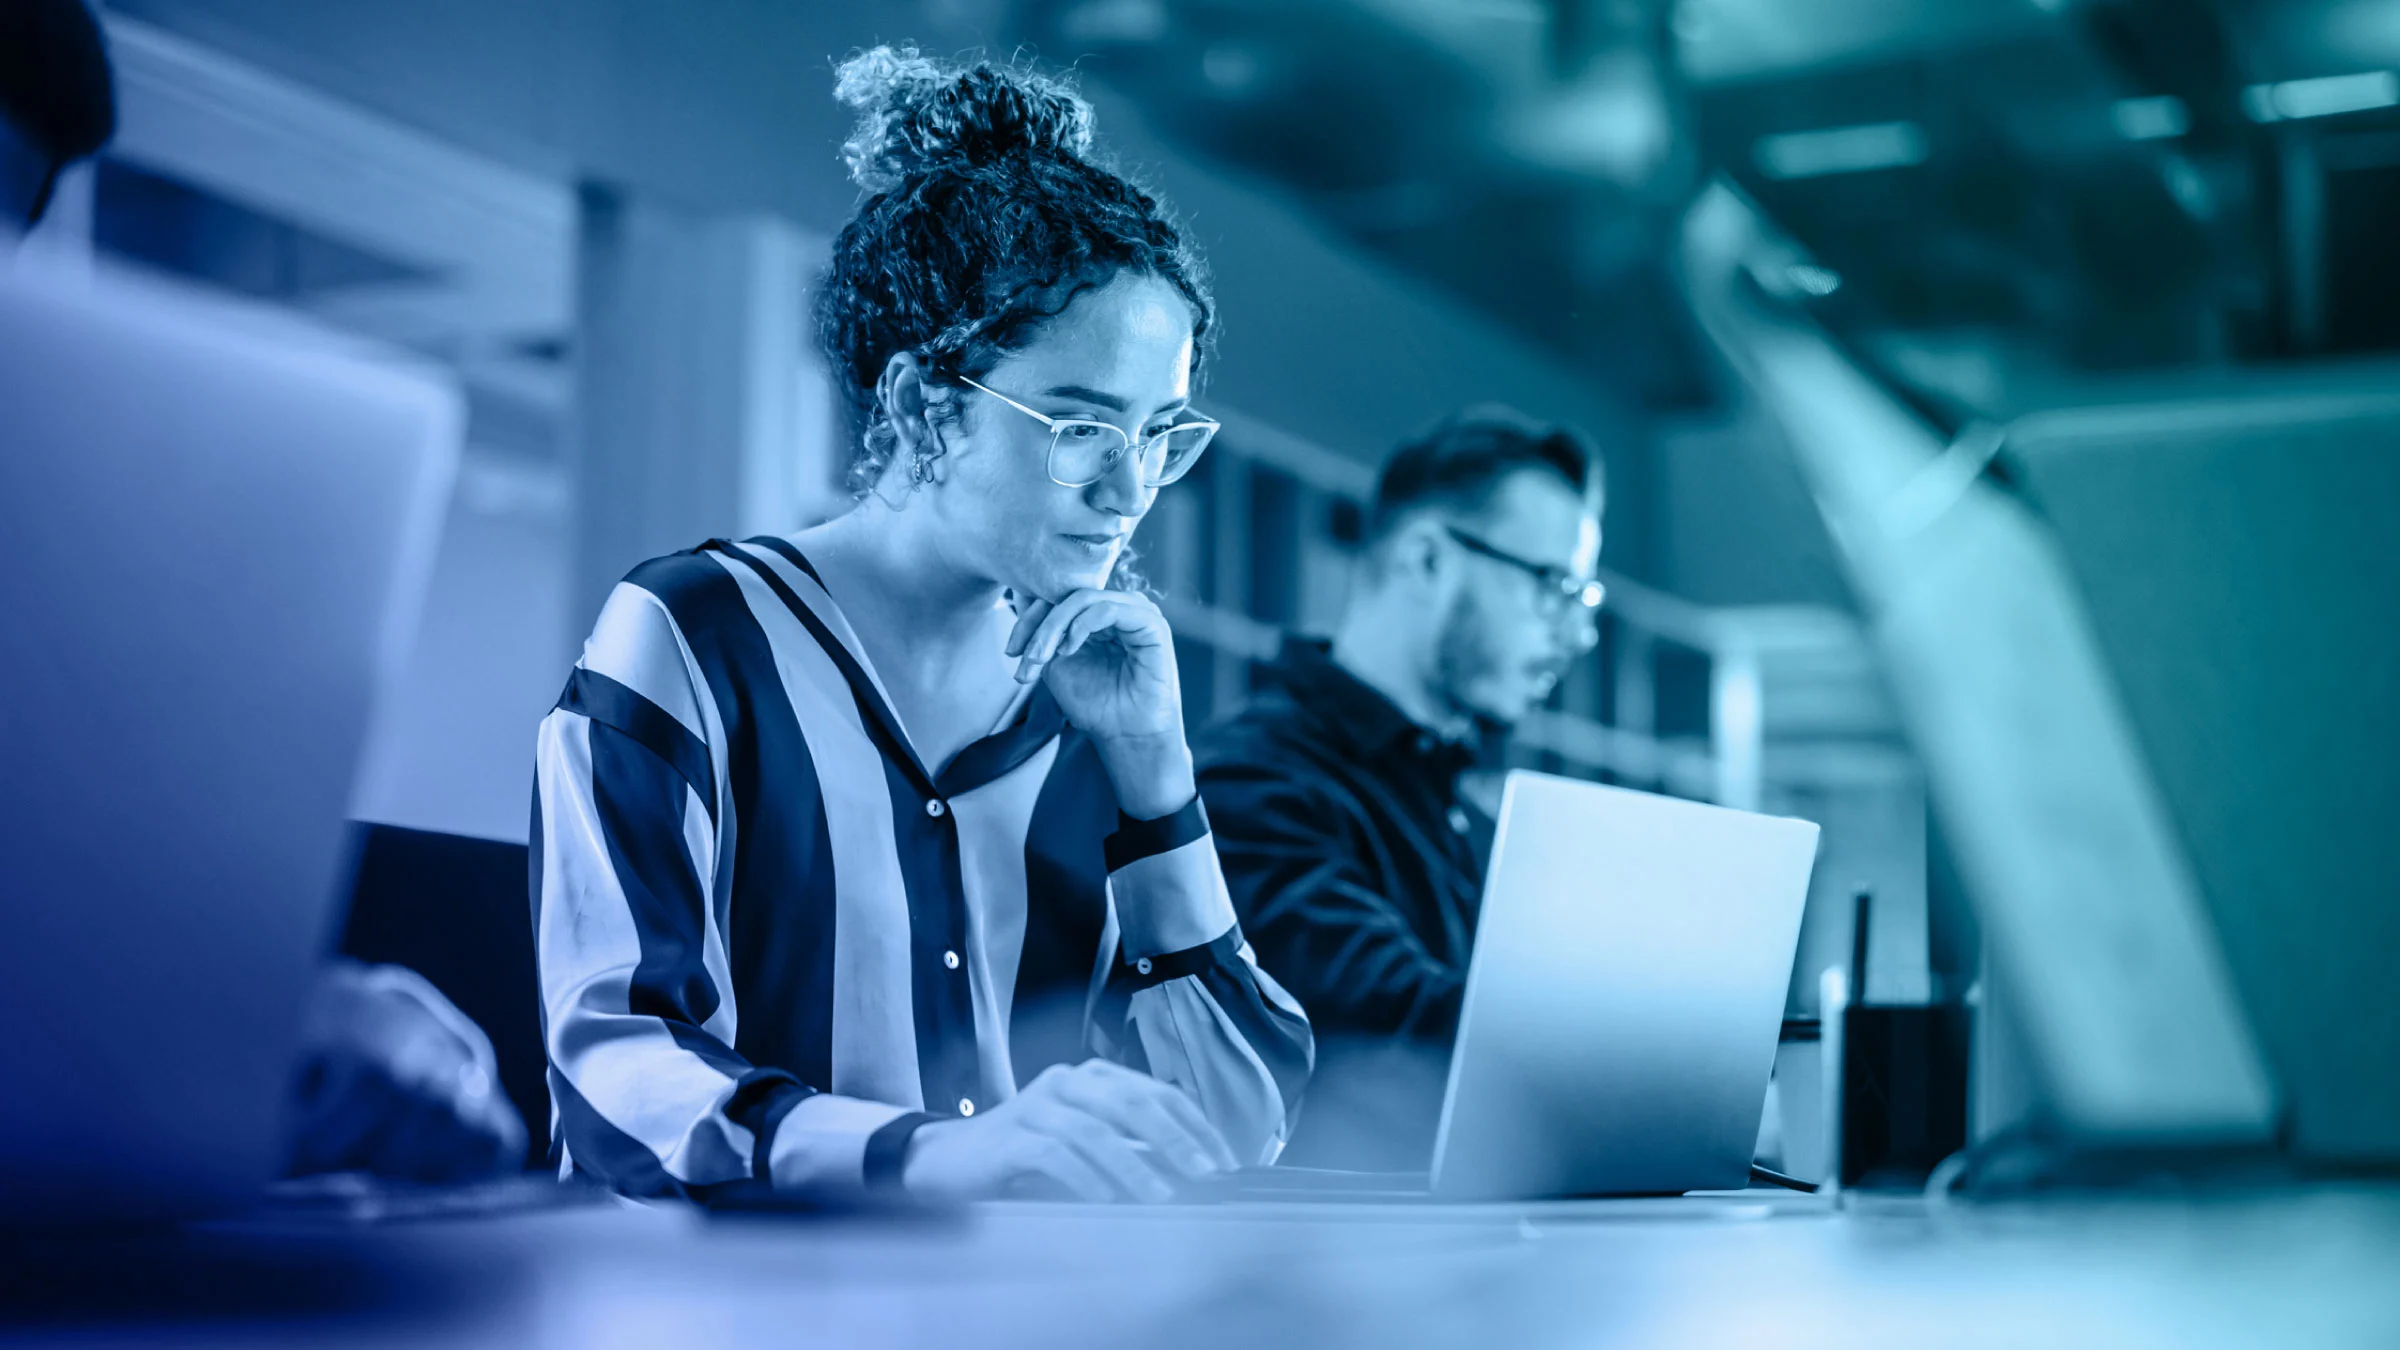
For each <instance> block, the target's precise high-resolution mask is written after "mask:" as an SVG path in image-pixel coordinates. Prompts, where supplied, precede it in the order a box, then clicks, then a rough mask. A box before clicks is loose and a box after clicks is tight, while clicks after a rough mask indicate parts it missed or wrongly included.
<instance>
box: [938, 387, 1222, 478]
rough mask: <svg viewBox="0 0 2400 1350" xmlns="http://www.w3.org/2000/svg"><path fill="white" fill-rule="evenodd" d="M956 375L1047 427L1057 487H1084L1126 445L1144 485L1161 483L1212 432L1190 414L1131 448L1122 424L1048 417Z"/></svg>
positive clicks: (1184, 469)
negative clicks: (1189, 418) (1185, 418)
mask: <svg viewBox="0 0 2400 1350" xmlns="http://www.w3.org/2000/svg"><path fill="white" fill-rule="evenodd" d="M958 379H959V381H960V382H961V383H963V384H966V385H968V386H969V387H971V388H975V389H981V390H983V392H984V393H987V394H990V395H991V396H992V397H993V398H996V399H998V400H1000V401H1001V402H1002V403H1005V404H1007V405H1008V406H1010V407H1012V408H1014V409H1016V410H1017V411H1018V412H1021V413H1023V414H1025V415H1026V416H1027V417H1030V418H1032V419H1033V420H1034V421H1036V422H1039V423H1041V424H1042V425H1043V426H1045V427H1048V428H1049V429H1050V457H1049V466H1048V467H1049V472H1050V481H1051V482H1053V483H1056V484H1058V485H1059V486H1060V487H1071V488H1079V487H1090V486H1091V485H1092V484H1094V483H1097V482H1099V481H1100V480H1101V479H1103V478H1106V477H1107V476H1108V472H1109V470H1111V469H1114V468H1115V467H1117V461H1118V460H1120V459H1123V458H1124V457H1125V452H1126V451H1127V450H1135V451H1136V454H1135V459H1134V463H1135V464H1136V465H1137V466H1139V467H1140V469H1141V472H1142V483H1143V485H1144V486H1146V487H1154V488H1156V487H1165V486H1166V485H1167V484H1169V483H1172V482H1174V481H1175V480H1176V479H1178V478H1181V477H1183V476H1184V475H1185V474H1187V473H1190V472H1191V471H1192V465H1193V464H1194V463H1195V462H1197V461H1198V460H1199V458H1200V452H1201V451H1203V450H1206V449H1207V448H1208V443H1209V441H1211V440H1212V439H1214V438H1215V437H1216V434H1217V424H1216V423H1215V422H1213V421H1210V420H1209V419H1208V418H1205V417H1199V416H1193V417H1192V419H1191V420H1190V421H1186V422H1178V423H1176V424H1175V425H1174V426H1171V427H1164V428H1161V429H1160V430H1157V431H1153V432H1149V433H1147V434H1145V435H1144V436H1143V437H1142V438H1141V440H1140V442H1139V443H1138V448H1137V444H1136V442H1135V441H1134V439H1133V438H1132V437H1130V436H1128V435H1126V434H1125V430H1124V428H1122V427H1118V426H1114V425H1111V424H1110V423H1107V422H1103V421H1100V420H1099V419H1098V418H1093V417H1051V416H1049V415H1048V414H1046V413H1038V412H1035V411H1034V410H1033V409H1031V408H1028V407H1026V406H1025V405H1024V404H1022V403H1019V402H1017V401H1016V400H1015V399H1013V398H1010V397H1009V396H1008V395H1006V394H1003V393H1001V392H1000V391H999V390H997V389H986V388H984V386H982V385H980V384H977V383H975V381H973V380H970V379H968V378H967V377H966V376H964V375H961V376H959V377H958Z"/></svg>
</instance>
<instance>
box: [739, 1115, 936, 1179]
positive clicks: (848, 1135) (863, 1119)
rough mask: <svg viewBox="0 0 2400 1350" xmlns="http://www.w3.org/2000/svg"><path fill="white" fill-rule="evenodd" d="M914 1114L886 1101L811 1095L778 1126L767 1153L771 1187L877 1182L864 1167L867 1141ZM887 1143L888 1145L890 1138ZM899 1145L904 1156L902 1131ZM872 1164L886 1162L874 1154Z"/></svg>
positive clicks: (866, 1162)
mask: <svg viewBox="0 0 2400 1350" xmlns="http://www.w3.org/2000/svg"><path fill="white" fill-rule="evenodd" d="M916 1115H923V1113H922V1112H919V1111H915V1110H912V1109H911V1108H909V1107H905V1106H894V1105H892V1104H891V1103H889V1102H871V1101H867V1100H866V1099H864V1098H861V1097H837V1096H834V1095H833V1094H832V1093H830V1092H819V1093H814V1094H811V1095H810V1096H809V1097H808V1098H807V1099H806V1100H804V1101H800V1102H796V1103H794V1104H793V1106H792V1108H791V1109H790V1110H789V1111H787V1112H785V1113H784V1117H783V1121H782V1124H781V1125H779V1126H778V1127H777V1128H776V1130H775V1141H774V1144H773V1145H772V1148H771V1151H770V1153H769V1155H768V1156H769V1163H768V1175H769V1177H770V1178H771V1179H772V1180H773V1181H774V1183H775V1185H777V1186H778V1187H784V1188H789V1189H802V1190H855V1189H861V1188H864V1187H865V1186H867V1185H868V1184H869V1183H870V1182H871V1181H873V1180H875V1178H874V1177H873V1176H871V1175H870V1172H869V1167H868V1162H869V1156H868V1145H869V1143H870V1142H872V1141H874V1140H875V1139H876V1138H877V1136H878V1135H879V1134H880V1133H881V1132H882V1131H883V1130H884V1129H885V1127H887V1126H891V1125H893V1124H894V1123H895V1122H898V1121H900V1120H901V1119H902V1118H903V1117H907V1116H916ZM926 1119H932V1117H926ZM923 1123H924V1121H922V1120H920V1121H918V1122H917V1124H920V1125H921V1124H923ZM912 1128H913V1127H912ZM886 1142H887V1146H888V1143H889V1137H888V1136H886ZM899 1146H900V1152H901V1154H902V1156H903V1157H905V1156H906V1152H907V1147H908V1139H907V1135H906V1134H905V1133H903V1134H901V1135H900V1136H899ZM876 1161H877V1162H878V1163H881V1162H882V1161H884V1160H883V1158H882V1157H881V1155H880V1154H878V1155H877V1158H876ZM895 1171H896V1169H895Z"/></svg>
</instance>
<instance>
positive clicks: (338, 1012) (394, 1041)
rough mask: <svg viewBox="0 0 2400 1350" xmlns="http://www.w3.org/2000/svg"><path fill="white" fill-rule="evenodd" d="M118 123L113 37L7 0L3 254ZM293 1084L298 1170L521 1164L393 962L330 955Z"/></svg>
mask: <svg viewBox="0 0 2400 1350" xmlns="http://www.w3.org/2000/svg"><path fill="white" fill-rule="evenodd" d="M116 125H117V106H116V93H115V81H114V79H113V77H112V75H111V72H110V68H109V61H108V48H107V42H106V38H105V35H104V34H103V33H102V32H101V29H100V25H99V23H98V22H97V21H96V20H95V19H94V17H93V15H92V13H91V11H90V10H89V9H87V8H86V7H85V6H84V4H83V3H82V0H0V263H5V262H6V261H7V259H8V256H9V254H10V253H11V251H12V245H13V244H14V243H15V242H16V241H17V240H19V239H21V238H23V237H24V236H25V235H27V234H29V233H31V232H32V230H33V228H34V226H36V225H38V224H39V223H40V222H41V219H42V216H43V214H44V212H45V211H46V209H47V208H48V206H49V204H50V200H51V197H52V196H53V194H54V193H55V192H56V190H57V187H58V183H59V179H60V178H61V176H62V175H64V174H65V173H66V171H67V170H68V169H70V168H72V167H73V166H74V165H75V163H76V162H77V161H79V160H83V159H86V158H89V157H91V156H93V155H96V154H98V153H99V152H100V150H101V149H102V148H103V147H104V146H106V145H107V144H108V141H109V138H110V137H111V136H112V135H114V134H115V132H116ZM7 356H8V354H7V353H6V352H0V360H6V359H7ZM5 415H6V411H5V410H4V409H0V417H5ZM293 1091H294V1099H293V1102H292V1107H293V1117H294V1126H293V1139H292V1156H291V1159H290V1163H289V1167H290V1170H291V1172H292V1173H293V1174H294V1175H308V1174H313V1173H327V1172H367V1173H372V1174H374V1175H377V1176H383V1177H389V1178H395V1179H401V1180H408V1181H422V1182H454V1181H464V1180H469V1179H473V1178H478V1177H485V1176H489V1175H492V1174H494V1173H498V1172H513V1171H515V1170H517V1169H518V1168H519V1167H520V1166H522V1165H523V1162H524V1157H525V1146H526V1139H525V1126H524V1123H523V1122H522V1121H521V1120H519V1119H518V1118H517V1112H516V1109H515V1108H514V1107H512V1106H511V1105H509V1102H508V1098H507V1097H506V1096H505V1095H503V1094H502V1093H501V1091H500V1089H499V1080H498V1065H497V1061H496V1059H495V1056H494V1054H493V1051H492V1045H491V1041H490V1039H489V1038H488V1037H487V1036H485V1035H484V1033H483V1031H482V1030H481V1029H480V1028H479V1027H477V1026H476V1025H475V1023H474V1022H472V1021H470V1020H469V1019H468V1018H467V1017H466V1016H465V1015H464V1014H462V1013H460V1012H459V1011H458V1009H457V1008H456V1007H454V1006H453V1005H452V1004H451V1003H450V1001H449V1000H448V999H446V998H444V997H443V996H442V995H441V993H440V992H439V991H438V990H436V989H435V988H434V987H433V985H432V984H430V983H428V982H427V981H426V980H425V979H424V978H423V977H421V976H419V975H417V974H416V973H415V972H413V971H409V970H406V969H404V968H401V967H398V966H368V965H361V964H359V963H357V962H355V961H339V960H337V961H332V962H329V963H327V965H326V966H325V967H324V969H323V970H322V971H321V972H320V974H319V976H318V979H317V983H316V987H315V988H314V989H313V990H312V991H311V993H310V997H309V1004H308V1011H307V1013H306V1020H305V1022H304V1024H303V1028H302V1046H301V1058H300V1063H299V1064H298V1065H297V1066H296V1072H295V1080H294V1089H293Z"/></svg>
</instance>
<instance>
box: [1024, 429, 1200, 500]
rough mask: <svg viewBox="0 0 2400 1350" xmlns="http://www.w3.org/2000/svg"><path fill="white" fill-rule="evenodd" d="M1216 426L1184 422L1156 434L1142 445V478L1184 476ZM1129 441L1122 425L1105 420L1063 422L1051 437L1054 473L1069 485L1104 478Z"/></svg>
mask: <svg viewBox="0 0 2400 1350" xmlns="http://www.w3.org/2000/svg"><path fill="white" fill-rule="evenodd" d="M1215 430H1216V428H1215V427H1213V426H1209V425H1205V424H1203V425H1198V426H1181V427H1174V428H1171V429H1169V430H1167V431H1165V432H1162V433H1160V434H1157V435H1153V436H1151V437H1150V438H1149V439H1148V440H1146V441H1144V442H1143V443H1142V448H1141V460H1140V464H1139V468H1140V469H1141V474H1142V481H1144V482H1145V483H1148V484H1150V485H1152V486H1159V485H1163V484H1166V483H1172V482H1174V481H1175V480H1176V479H1178V478H1181V477H1182V476H1183V475H1184V472H1185V471H1186V470H1188V469H1190V468H1191V466H1192V461H1194V460H1195V459H1198V458H1199V456H1200V452H1201V451H1202V450H1203V449H1206V448H1207V446H1208V441H1209V436H1210V434H1211V433H1212V432H1214V431H1215ZM1128 444H1129V443H1128V442H1127V440H1126V438H1125V432H1124V431H1123V429H1121V428H1118V427H1113V426H1110V425H1109V424H1108V423H1106V422H1086V421H1071V422H1061V423H1059V424H1058V427H1057V428H1056V430H1054V431H1053V432H1052V433H1051V437H1050V477H1051V478H1052V479H1053V480H1054V481H1056V482H1059V483H1063V484H1065V485H1067V486H1069V487H1082V486H1084V485H1086V484H1089V483H1096V482H1099V481H1100V480H1101V479H1102V478H1103V477H1105V476H1107V474H1108V471H1109V470H1110V469H1112V468H1114V467H1115V466H1116V462H1117V460H1118V459H1120V458H1122V457H1123V456H1124V454H1125V450H1126V447H1127V445H1128Z"/></svg>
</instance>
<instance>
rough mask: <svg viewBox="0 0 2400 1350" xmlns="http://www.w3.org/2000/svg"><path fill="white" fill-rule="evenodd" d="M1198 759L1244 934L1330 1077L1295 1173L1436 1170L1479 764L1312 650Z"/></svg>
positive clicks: (1295, 1158)
mask: <svg viewBox="0 0 2400 1350" xmlns="http://www.w3.org/2000/svg"><path fill="white" fill-rule="evenodd" d="M1266 673H1267V675H1268V680H1269V685H1268V687H1267V688H1266V689H1265V690H1263V691H1261V692H1260V694H1259V695H1258V696H1257V697H1256V698H1255V699H1254V700H1253V701H1252V702H1251V703H1250V704H1249V706H1248V707H1246V708H1244V709H1243V710H1242V711H1241V712H1240V713H1239V714H1237V715H1235V716H1234V717H1232V718H1230V719H1228V720H1226V721H1222V722H1219V723H1217V724H1216V725H1214V726H1212V727H1210V728H1209V729H1208V730H1207V731H1205V732H1204V733H1202V735H1201V736H1200V738H1199V741H1198V743H1197V744H1196V746H1195V747H1194V749H1195V753H1196V754H1197V756H1198V759H1199V770H1200V791H1201V795H1202V796H1203V797H1204V798H1205V799H1206V800H1207V802H1208V813H1209V819H1210V822H1211V824H1212V825H1213V826H1214V828H1215V831H1216V839H1217V854H1218V857H1219V858H1221V859H1222V860H1223V862H1224V867H1225V879H1226V884H1227V885H1228V886H1229V887H1230V888H1231V890H1232V892H1233V901H1234V909H1235V912H1236V913H1237V914H1238V915H1239V916H1240V918H1241V922H1242V931H1243V932H1245V933H1246V934H1248V935H1249V937H1250V940H1251V942H1252V943H1253V944H1254V946H1255V947H1256V949H1257V952H1258V959H1259V964H1260V965H1261V966H1262V967H1263V968H1264V969H1265V970H1266V971H1267V972H1268V973H1270V974H1271V975H1273V976H1274V977H1275V978H1276V979H1277V980H1278V981H1280V982H1281V983H1282V984H1283V985H1284V986H1285V987H1287V988H1289V989H1290V990H1291V991H1292V993H1293V994H1294V995H1295V996H1297V997H1298V998H1299V1000H1300V1002H1301V1005H1302V1006H1303V1007H1305V1008H1307V1009H1308V1013H1309V1019H1310V1022H1311V1024H1312V1026H1313V1027H1314V1029H1315V1031H1316V1034H1317V1071H1316V1075H1315V1077H1314V1079H1313V1080H1312V1082H1311V1085H1310V1088H1309V1096H1308V1102H1307V1108H1306V1110H1305V1111H1303V1113H1302V1116H1301V1120H1300V1124H1299V1126H1298V1128H1297V1130H1296V1132H1295V1133H1294V1136H1293V1139H1292V1145H1291V1149H1290V1151H1289V1153H1288V1154H1287V1155H1286V1157H1287V1160H1288V1161H1290V1162H1293V1163H1310V1164H1316V1165H1329V1166H1359V1167H1409V1168H1415V1167H1424V1166H1426V1165H1427V1162H1428V1160H1429V1158H1430V1155H1431V1150H1432V1146H1433V1131H1434V1118H1435V1116H1436V1115H1437V1114H1438V1112H1439V1110H1440V1105H1441V1088H1442V1083H1443V1080H1444V1077H1445V1076H1446V1074H1447V1071H1448V1065H1449V1053H1450V1042H1451V1039H1452V1037H1453V1036H1454V1035H1455V1034H1456V1032H1457V1029H1458V1013H1459V1005H1460V1002H1461V999H1462V996H1463V992H1464V990H1465V986H1466V978H1467V959H1468V957H1469V955H1470V954H1471V952H1472V951H1473V949H1474V941H1475V916H1476V910H1477V907H1478V905H1479V903H1480V901H1481V897H1482V889H1483V856H1484V851H1485V850H1486V849H1488V847H1489V843H1490V837H1491V822H1490V820H1489V818H1488V817H1486V816H1485V815H1483V813H1482V812H1480V811H1478V810H1476V809H1475V808H1474V807H1473V806H1472V805H1471V804H1469V803H1468V802H1467V801H1465V800H1463V799H1462V798H1461V797H1460V795H1459V791H1458V777H1459V774H1460V773H1461V772H1462V771H1463V770H1465V769H1466V768H1467V767H1469V766H1470V765H1471V764H1472V763H1473V762H1474V759H1475V753H1474V751H1473V750H1472V749H1471V748H1469V747H1467V746H1465V745H1461V744H1458V743H1455V742H1451V741H1446V740H1443V739H1442V738H1440V737H1438V736H1436V735H1434V734H1433V733H1431V732H1429V731H1426V730H1425V729H1423V728H1421V727H1419V726H1417V725H1416V724H1415V723H1414V722H1411V721H1410V720H1409V719H1408V717H1407V715H1406V714H1404V713H1403V712H1401V710H1400V709H1399V708H1398V707H1397V706H1395V705H1394V704H1393V703H1392V702H1391V700H1389V699H1387V698H1385V697H1384V696H1383V695H1382V694H1379V693H1377V692H1376V691H1375V690H1374V689H1372V688H1370V687H1368V686H1367V685H1366V684H1365V683H1363V682H1361V681H1360V680H1359V679H1358V678H1357V677H1355V676H1353V675H1351V674H1350V673H1348V672H1347V671H1345V670H1343V669H1342V668H1341V667H1340V666H1338V665H1336V664H1335V663H1334V661H1333V658H1332V655H1331V651H1330V645H1329V644H1327V643H1325V642H1323V641H1320V640H1313V639H1304V638H1295V639H1292V640H1290V641H1288V642H1286V643H1285V645H1284V650H1283V653H1282V655H1281V656H1280V657H1279V658H1278V659H1277V661H1276V662H1275V663H1274V664H1273V665H1272V666H1270V667H1268V669H1267V672H1266Z"/></svg>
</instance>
